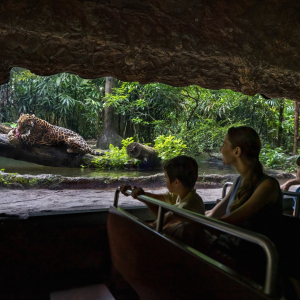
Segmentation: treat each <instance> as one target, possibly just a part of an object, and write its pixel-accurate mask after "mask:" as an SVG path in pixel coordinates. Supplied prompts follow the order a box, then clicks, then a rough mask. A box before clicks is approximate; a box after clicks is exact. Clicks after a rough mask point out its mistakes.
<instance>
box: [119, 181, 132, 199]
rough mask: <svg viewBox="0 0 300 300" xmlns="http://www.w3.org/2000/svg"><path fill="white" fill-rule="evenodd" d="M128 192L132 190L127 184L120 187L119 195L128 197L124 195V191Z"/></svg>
mask: <svg viewBox="0 0 300 300" xmlns="http://www.w3.org/2000/svg"><path fill="white" fill-rule="evenodd" d="M128 190H130V191H131V190H132V188H131V186H130V185H129V184H126V185H122V186H120V191H121V193H122V194H123V195H125V196H126V197H128V196H129V195H128V194H126V191H128Z"/></svg>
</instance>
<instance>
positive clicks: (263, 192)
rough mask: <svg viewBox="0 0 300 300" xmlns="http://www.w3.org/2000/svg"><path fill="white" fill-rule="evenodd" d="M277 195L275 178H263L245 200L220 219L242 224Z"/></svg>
mask: <svg viewBox="0 0 300 300" xmlns="http://www.w3.org/2000/svg"><path fill="white" fill-rule="evenodd" d="M278 195H279V185H278V182H277V181H276V179H271V178H268V179H266V180H264V181H263V182H262V183H261V184H260V185H259V186H258V187H257V189H256V190H255V191H254V193H253V194H252V196H251V197H250V198H249V200H248V201H247V202H245V203H244V204H243V205H241V206H240V207H239V208H237V209H236V210H235V211H233V212H232V213H231V214H230V215H228V216H227V217H222V218H221V220H222V221H224V222H227V223H230V224H234V225H242V224H244V222H245V221H246V220H248V219H249V218H250V217H252V216H253V215H255V214H256V213H257V212H259V211H260V210H261V209H262V208H264V207H265V206H266V205H267V204H270V203H272V202H276V201H277V199H278Z"/></svg>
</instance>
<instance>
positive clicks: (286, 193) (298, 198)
mask: <svg viewBox="0 0 300 300" xmlns="http://www.w3.org/2000/svg"><path fill="white" fill-rule="evenodd" d="M281 192H282V195H284V196H293V197H296V205H295V217H296V218H300V216H299V213H300V211H299V210H300V193H296V192H290V191H281Z"/></svg>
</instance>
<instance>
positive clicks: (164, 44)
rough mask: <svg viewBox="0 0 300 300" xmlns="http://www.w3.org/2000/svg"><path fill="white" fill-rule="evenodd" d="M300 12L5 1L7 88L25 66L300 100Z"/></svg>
mask: <svg viewBox="0 0 300 300" xmlns="http://www.w3.org/2000/svg"><path fill="white" fill-rule="evenodd" d="M299 11H300V2H299V1H297V0H291V1H284V0H269V1H260V0H247V1H227V0H217V1H206V0H189V1H187V0H166V1H160V0H151V1H149V0H141V1H132V0H125V1H123V0H122V1H120V0H115V1H108V0H82V1H79V0H57V1H52V0H41V1H32V0H21V1H20V0H2V1H1V6H0V44H1V47H0V83H5V82H7V81H8V79H9V71H10V69H11V68H12V67H14V66H19V67H26V68H28V69H30V70H31V71H32V72H34V73H36V74H40V75H50V74H55V73H60V72H71V73H75V74H78V75H80V76H81V77H85V78H95V77H104V76H114V77H116V78H118V79H121V80H124V81H139V82H141V83H148V82H163V83H167V84H170V85H173V86H184V85H190V84H197V85H200V86H202V87H205V88H210V89H220V88H229V89H232V90H234V91H240V92H243V93H244V94H248V95H254V94H256V93H262V94H265V95H267V96H269V97H273V98H275V97H285V98H289V99H296V100H300V59H299V56H300V39H299V38H298V37H299V34H300V18H299Z"/></svg>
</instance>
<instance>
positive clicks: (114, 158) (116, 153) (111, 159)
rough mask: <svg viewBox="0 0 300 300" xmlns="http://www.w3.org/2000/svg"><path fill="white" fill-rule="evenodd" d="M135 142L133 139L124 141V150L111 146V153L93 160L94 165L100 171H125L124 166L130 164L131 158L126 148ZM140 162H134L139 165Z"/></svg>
mask: <svg viewBox="0 0 300 300" xmlns="http://www.w3.org/2000/svg"><path fill="white" fill-rule="evenodd" d="M132 142H134V140H133V138H132V137H130V138H127V139H124V140H122V145H123V146H122V148H121V149H120V148H119V147H114V146H113V145H112V144H110V145H109V152H106V153H105V155H103V156H100V157H98V158H96V159H95V160H93V164H94V165H95V166H96V167H97V168H99V169H102V170H104V169H123V168H124V165H125V164H126V163H128V161H129V160H130V157H129V156H128V155H127V153H126V147H127V146H128V145H129V144H131V143H132ZM139 162H140V161H139V160H138V159H136V160H134V163H135V164H139Z"/></svg>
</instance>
